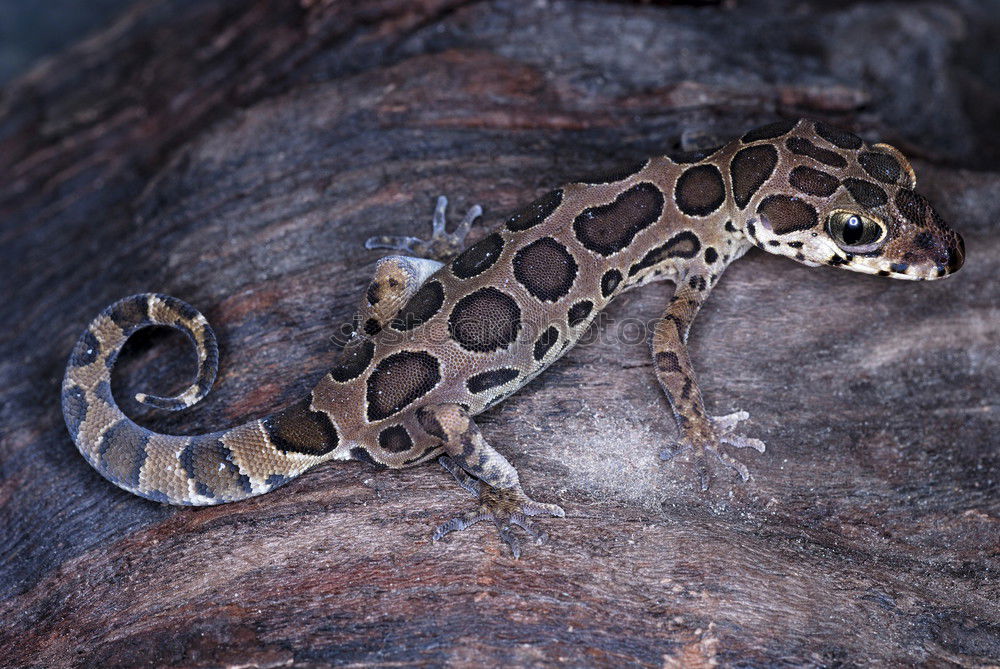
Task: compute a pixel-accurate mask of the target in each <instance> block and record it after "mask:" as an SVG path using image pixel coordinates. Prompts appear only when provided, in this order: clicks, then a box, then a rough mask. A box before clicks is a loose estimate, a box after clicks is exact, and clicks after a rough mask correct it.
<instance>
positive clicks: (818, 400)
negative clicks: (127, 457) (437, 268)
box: [0, 0, 1000, 667]
mask: <svg viewBox="0 0 1000 669" xmlns="http://www.w3.org/2000/svg"><path fill="white" fill-rule="evenodd" d="M687 4H704V3H677V5H678V6H672V5H673V3H650V4H648V5H647V4H644V3H639V4H637V5H635V4H629V3H598V2H593V3H563V2H553V3H530V4H529V3H519V2H504V1H500V2H493V3H466V2H459V1H458V0H421V1H418V2H404V1H402V0H377V1H375V2H365V3H346V2H335V1H330V2H319V1H310V2H307V1H305V0H303V2H300V3H299V4H292V3H284V2H265V1H260V2H252V3H247V2H239V1H237V0H228V1H225V0H210V1H209V0H201V1H199V2H185V1H183V0H155V1H152V2H144V3H140V4H138V5H137V6H136V7H135V8H134V9H133V10H132V11H131V12H130V13H128V14H127V15H125V16H124V17H123V18H122V19H121V20H119V21H118V22H117V23H116V24H115V25H113V26H110V27H109V28H108V29H107V30H105V31H103V32H101V33H100V34H98V35H96V36H95V37H93V38H90V39H88V40H87V41H85V42H83V43H81V44H79V45H77V46H75V47H73V48H72V49H70V50H68V51H67V52H65V53H64V54H61V55H59V56H57V57H55V58H53V59H51V60H49V61H47V62H45V63H44V64H42V65H41V66H39V67H38V68H36V69H35V70H33V71H32V72H31V73H29V74H28V75H26V76H24V77H22V78H21V79H20V80H18V81H16V82H15V83H13V84H12V85H11V86H9V87H8V88H7V89H6V90H5V91H4V93H3V98H2V100H0V156H2V160H0V221H2V227H0V254H2V259H3V264H4V271H3V273H2V275H0V276H2V280H3V286H2V287H3V302H2V304H0V315H2V317H3V320H2V322H3V323H4V333H3V335H2V339H0V341H2V351H3V356H2V366H0V388H3V390H2V395H0V398H2V399H0V418H2V428H0V430H2V445H0V528H2V534H0V665H5V666H46V667H51V666H101V667H113V666H136V665H150V666H158V665H182V666H222V665H238V666H280V665H286V664H289V663H296V664H300V665H304V666H323V665H331V664H351V663H360V664H387V665H388V664H392V665H396V664H432V665H436V664H453V665H459V666H472V665H476V666H478V665H497V664H519V665H549V664H559V663H566V664H571V665H603V666H619V665H641V666H647V665H648V666H660V665H666V666H710V665H712V664H713V663H716V662H719V663H723V664H744V665H746V664H749V665H777V664H781V663H789V664H794V665H803V664H804V665H822V666H826V665H840V664H848V665H853V664H948V663H958V664H965V665H970V666H973V665H977V666H978V665H984V664H985V665H988V664H991V663H993V664H995V663H998V662H1000V613H998V607H997V601H998V598H1000V587H998V585H997V574H998V570H1000V553H998V550H997V547H998V545H1000V519H998V517H1000V504H998V492H1000V483H998V481H1000V476H998V465H1000V455H998V437H997V427H998V422H997V410H998V409H997V407H998V406H1000V401H998V395H1000V390H998V384H997V378H1000V354H998V347H1000V318H998V316H1000V314H998V311H997V304H998V298H1000V288H998V284H997V281H996V276H997V274H998V272H1000V242H998V241H997V238H998V236H997V234H996V229H997V228H996V226H997V221H998V220H1000V175H998V174H997V171H996V170H997V166H998V164H1000V160H998V157H1000V151H998V147H1000V138H998V137H997V134H996V132H995V123H994V122H993V120H991V119H993V118H995V116H993V117H991V116H989V114H988V113H987V112H988V111H989V110H990V109H991V108H992V109H996V108H1000V107H998V106H997V99H996V97H995V94H994V95H993V97H990V95H989V94H985V93H983V92H984V91H987V90H989V88H990V86H989V82H990V76H992V75H991V74H990V71H989V69H988V68H986V67H983V68H979V70H981V71H977V68H975V67H971V66H969V65H968V64H969V63H979V62H987V61H982V59H983V58H986V57H987V56H986V55H985V54H989V53H992V52H991V51H990V49H991V48H992V45H993V44H994V42H992V41H990V39H988V36H989V35H991V34H995V31H997V30H998V29H1000V22H998V19H997V17H996V16H994V15H992V14H991V13H990V11H989V9H988V6H987V5H986V4H983V5H976V4H974V3H964V4H962V5H955V4H953V3H949V2H944V1H943V0H941V1H940V2H933V1H932V2H925V3H921V4H920V5H912V6H909V5H908V6H898V5H892V6H883V5H881V4H879V3H874V2H858V3H852V4H851V5H850V7H847V8H831V7H827V6H824V4H823V3H821V2H818V1H817V2H813V3H790V4H789V7H791V5H794V6H795V7H796V8H797V9H796V10H795V11H790V10H789V11H785V10H784V9H783V8H782V7H783V3H777V2H774V3H754V4H744V3H722V4H719V5H718V6H707V7H691V6H685V5H687ZM991 31H993V32H991ZM977 49H978V51H977ZM977 59H978V60H977ZM928 82H933V85H932V86H929V85H928ZM994 83H995V82H994ZM974 95H980V97H979V98H977V101H976V103H975V104H970V103H969V101H970V100H972V99H973V97H974ZM991 105H993V107H991ZM800 115H805V116H817V117H821V118H824V119H827V120H829V121H832V122H834V123H837V124H839V125H843V126H847V127H850V128H851V129H853V130H855V131H858V132H860V133H861V134H863V135H865V136H866V137H868V138H872V139H874V138H879V139H884V140H887V141H890V142H894V143H896V144H898V145H900V146H901V147H903V148H904V149H905V150H907V152H908V153H910V154H911V155H914V156H915V157H916V158H917V159H916V160H915V164H916V168H917V173H918V175H919V177H920V180H921V189H922V190H923V191H924V192H925V193H926V194H927V195H928V196H929V197H930V198H931V199H932V201H934V202H935V204H936V205H937V206H938V207H939V209H940V210H941V211H942V212H943V214H944V215H945V216H946V217H947V218H948V219H949V220H951V221H952V222H953V223H954V224H955V227H956V228H957V229H958V230H960V232H961V233H962V234H963V235H964V236H965V240H966V244H967V249H968V261H967V264H966V267H965V268H964V269H963V270H962V271H961V273H959V274H958V275H956V276H955V277H953V278H949V279H948V280H946V281H941V282H933V283H919V284H914V283H909V282H892V281H888V280H880V279H877V278H873V277H867V276H861V275H856V274H851V273H847V272H838V271H835V270H833V269H815V270H813V269H808V268H805V267H802V266H798V265H795V264H793V263H788V262H783V261H782V260H780V259H778V258H776V257H773V256H768V255H765V254H763V253H758V252H756V251H754V252H752V253H750V254H749V255H748V256H747V258H746V259H744V260H742V261H740V262H738V263H736V264H735V265H734V266H733V267H732V268H731V269H730V270H729V272H728V273H727V275H726V276H725V277H724V278H723V280H722V281H721V285H720V286H719V288H718V289H717V290H716V291H715V294H714V295H713V297H712V299H711V301H710V302H709V305H708V306H707V308H706V309H705V310H704V311H703V313H702V315H701V316H700V317H699V319H698V321H697V322H696V324H695V328H694V331H693V334H692V355H693V359H694V361H695V365H696V367H697V369H698V371H699V372H700V379H701V383H702V386H703V390H704V391H705V394H706V397H707V399H708V405H709V409H710V410H712V411H713V412H714V413H725V412H729V411H733V410H735V409H737V408H742V409H746V410H748V411H749V412H750V413H751V416H752V417H753V420H752V421H751V422H750V434H752V435H753V436H759V437H762V438H764V439H765V440H766V441H767V442H768V451H767V453H766V454H764V455H762V456H760V457H756V456H755V457H752V458H747V461H748V463H749V464H750V466H751V469H752V471H753V474H754V477H753V478H752V479H751V481H750V482H749V483H747V484H741V483H739V482H738V481H737V480H721V481H718V482H717V483H716V486H715V487H714V488H713V489H712V491H710V493H708V494H702V493H700V492H698V491H697V490H696V486H695V480H696V479H695V477H694V476H693V474H692V471H691V469H690V468H689V467H687V466H686V465H685V463H683V462H672V463H666V464H665V463H662V462H661V461H659V460H658V458H657V457H656V454H657V452H658V451H659V450H660V448H661V447H662V446H663V445H665V444H668V443H670V442H671V440H672V439H674V438H675V436H676V433H675V430H674V427H673V424H672V420H671V419H670V416H669V412H668V407H667V405H666V401H665V399H664V398H663V397H662V394H661V392H660V390H659V388H658V387H657V385H656V383H655V381H654V378H653V374H652V370H651V369H650V362H649V355H648V350H647V344H646V341H645V340H644V339H643V337H642V336H635V334H634V332H635V329H634V328H633V325H634V323H635V322H646V321H648V320H650V319H652V318H654V317H655V316H656V315H657V314H658V313H659V311H660V309H661V308H662V306H663V304H665V302H666V299H667V295H668V293H669V290H668V289H667V288H665V287H663V286H660V285H652V286H649V287H646V288H644V289H642V290H640V291H638V292H635V293H630V294H628V295H627V296H626V297H624V298H622V299H621V300H619V301H618V302H616V303H615V304H613V305H612V307H611V308H610V309H609V310H608V313H607V317H606V318H605V319H603V320H602V321H601V323H600V324H599V327H597V328H595V330H594V331H593V333H592V334H593V336H592V337H591V341H588V342H586V343H584V344H583V345H581V346H579V347H577V348H576V349H574V350H572V351H571V352H570V353H569V354H568V355H567V356H566V357H565V358H564V359H563V360H562V361H560V362H559V363H557V364H556V365H554V366H553V368H552V369H550V370H549V371H547V372H546V373H545V374H544V375H543V376H541V377H539V379H538V380H536V381H535V382H533V383H532V384H531V385H529V386H528V387H527V388H525V389H524V390H523V391H522V392H520V393H518V394H517V395H516V396H514V397H513V398H511V399H510V400H508V401H507V402H505V403H503V404H502V405H500V406H498V407H496V408H494V409H492V410H491V411H490V412H488V413H487V414H485V415H484V416H483V417H482V420H481V421H480V422H481V424H482V426H483V429H484V432H485V433H486V435H487V436H488V438H489V439H490V441H491V442H492V443H494V444H496V445H497V446H498V448H499V450H501V451H502V452H503V453H504V454H506V455H507V456H508V457H509V458H510V459H511V461H512V462H513V463H514V464H515V465H516V466H517V467H518V468H519V469H520V471H521V474H522V480H523V482H524V485H525V488H526V489H527V491H528V492H529V493H530V494H532V495H534V496H535V497H537V498H539V499H542V500H545V501H552V502H558V503H559V504H562V505H563V506H564V507H565V508H566V510H567V518H565V519H562V520H554V519H553V520H543V521H541V522H542V523H543V524H544V527H545V528H546V529H547V530H548V531H549V532H550V535H551V537H552V538H551V541H550V542H549V543H548V544H546V545H544V546H528V547H526V549H525V556H524V557H523V558H522V559H521V560H513V559H512V558H511V556H510V555H509V552H508V551H507V549H506V548H505V547H503V546H502V544H501V543H500V542H499V541H498V539H497V538H496V536H495V532H494V531H493V529H492V528H487V527H480V528H476V529H473V530H468V531H466V532H464V533H461V534H459V535H452V536H450V537H449V538H448V539H447V540H445V541H442V542H438V543H433V542H431V541H430V531H431V528H432V527H433V526H434V525H436V524H438V523H440V522H442V521H443V520H445V519H447V518H448V517H450V516H451V515H454V514H455V513H456V512H457V511H460V510H462V509H464V508H465V507H466V505H467V504H468V502H469V500H468V499H467V498H465V497H464V496H463V494H462V493H461V491H460V490H459V489H458V487H457V486H456V485H454V483H453V481H451V480H450V477H449V476H447V475H446V474H445V473H444V472H443V471H441V470H439V469H438V468H437V467H436V466H429V465H428V466H423V467H419V468H416V469H412V470H405V471H378V470H374V469H372V468H370V467H367V466H363V465H360V464H355V463H350V464H337V465H330V466H324V467H322V468H320V469H318V470H316V471H314V472H310V473H309V474H307V475H305V476H303V477H302V478H300V479H298V480H297V481H295V482H293V483H292V484H290V485H288V486H286V487H284V488H282V489H280V490H278V491H276V492H274V493H271V494H268V495H265V496H263V497H260V498H255V499H251V500H248V501H245V502H241V503H237V504H232V505H225V506H221V507H214V508H204V509H181V508H174V507H167V506H163V505H157V504H154V503H151V502H147V501H145V500H141V499H139V498H137V497H134V496H131V495H128V494H127V493H124V492H122V491H120V490H118V489H117V488H115V487H114V486H112V485H111V484H109V483H107V482H106V481H105V480H104V479H102V478H101V477H100V476H99V475H98V474H96V473H95V472H94V471H93V470H92V469H91V468H90V467H89V466H88V465H87V464H86V462H85V461H84V460H83V459H82V458H81V457H80V456H79V455H78V453H77V452H76V450H75V448H74V447H73V444H72V442H71V441H70V439H69V437H68V436H67V434H66V431H65V428H64V426H63V424H62V418H61V415H60V408H59V402H58V397H59V383H60V379H61V376H62V371H63V367H64V365H65V361H66V358H67V356H68V353H69V350H70V348H71V346H72V343H73V342H74V340H75V338H76V337H77V335H78V334H79V332H80V330H81V329H82V328H83V326H84V325H85V324H86V323H87V321H88V320H89V319H90V318H91V317H92V316H93V315H95V314H96V313H97V312H98V311H99V310H100V309H101V308H103V307H104V306H105V305H106V304H108V303H110V302H112V301H114V300H115V299H117V298H119V297H122V296H124V295H127V294H130V293H132V292H137V291H146V290H155V291H159V292H165V293H169V294H173V295H176V296H178V297H181V298H183V299H185V300H188V301H189V302H191V303H192V304H194V305H196V306H198V307H199V308H200V309H202V310H203V311H204V312H205V314H206V315H207V316H208V317H209V320H210V321H211V322H212V323H213V324H214V326H215V328H216V330H217V332H218V334H219V337H220V342H221V347H222V370H221V374H220V378H219V380H218V381H217V383H216V387H215V389H214V390H213V392H212V394H211V395H210V396H209V398H208V399H207V400H206V401H205V402H203V403H202V404H201V405H199V406H197V407H195V408H193V409H191V410H188V411H184V412H181V413H180V414H178V415H163V414H160V413H155V412H149V411H144V410H142V409H141V408H139V407H138V406H136V405H135V404H134V403H130V402H129V401H128V399H127V398H129V397H131V396H132V394H133V393H134V392H135V391H138V390H155V391H158V392H165V391H170V390H172V389H178V388H180V387H182V386H183V385H184V384H185V382H186V381H187V380H188V375H189V374H190V373H191V370H192V361H191V359H190V355H191V354H190V352H189V351H187V350H186V348H185V347H184V345H182V343H181V342H180V338H179V337H177V338H175V337H174V336H173V335H168V336H164V334H163V333H160V332H157V331H149V332H147V333H144V334H141V335H139V336H137V337H135V338H134V339H133V341H132V342H131V343H130V345H129V347H128V349H127V351H126V353H125V355H124V356H123V360H122V364H121V365H120V367H121V369H120V370H119V371H118V372H117V373H116V379H115V382H116V386H115V390H116V394H117V396H118V397H119V398H120V401H121V402H122V404H123V406H124V407H125V408H126V411H127V412H129V413H130V415H133V416H135V417H136V418H137V419H138V420H140V421H141V422H143V424H145V425H148V426H150V427H152V428H154V429H157V430H160V431H165V432H174V433H197V432H204V431H209V430H214V429H218V428H221V427H225V426H230V425H235V424H238V423H240V422H242V421H244V420H247V419H250V418H253V417H257V416H261V415H264V414H266V413H269V412H271V411H273V410H275V409H277V408H279V407H281V406H283V405H285V404H287V403H289V402H291V401H293V400H294V399H297V398H299V397H301V396H302V395H303V394H304V393H305V392H306V391H307V390H308V389H309V388H310V387H311V385H312V384H313V382H315V380H316V379H317V378H318V377H319V376H320V375H321V374H322V373H323V372H324V371H325V370H326V369H327V368H328V367H329V366H330V364H331V362H332V361H333V359H334V357H335V355H336V346H335V344H334V343H333V341H332V337H333V335H334V334H335V333H336V332H337V331H338V328H339V326H340V325H341V324H343V323H345V322H346V321H347V320H348V319H349V318H350V315H351V310H352V308H353V305H354V304H355V302H356V300H357V296H358V295H359V293H360V291H361V290H362V289H363V286H364V285H365V283H366V281H367V278H368V275H369V273H370V271H371V268H372V265H373V263H374V261H375V260H376V259H377V257H378V255H377V254H376V253H373V252H369V251H365V250H364V249H363V247H362V242H363V240H364V239H365V238H366V237H368V236H371V235H374V234H419V233H420V232H421V231H422V230H423V229H424V228H423V226H424V225H425V224H426V223H427V221H428V220H429V214H430V211H431V208H432V206H433V202H434V198H435V196H437V195H438V194H441V193H445V194H447V195H449V196H450V197H451V201H452V211H453V212H455V213H453V215H455V216H457V215H458V212H460V211H464V209H465V208H466V207H468V206H470V205H471V204H473V203H481V204H482V205H483V206H484V207H485V208H486V210H487V220H488V222H496V221H498V220H501V219H502V217H503V216H504V215H506V214H508V213H509V212H511V211H512V210H514V209H516V208H517V207H518V206H519V205H521V204H523V203H525V202H527V201H529V200H531V199H532V198H533V197H534V196H535V195H537V194H539V193H541V192H542V191H543V190H544V189H546V188H548V187H552V186H555V185H558V184H559V183H562V182H565V181H569V180H573V179H576V178H578V177H580V176H582V175H587V174H594V173H597V172H602V171H611V170H612V169H614V168H615V167H616V166H619V165H621V164H623V163H625V162H628V161H630V160H633V159H635V158H640V157H645V156H647V155H656V154H661V153H665V152H668V151H673V150H679V149H694V148H698V147H702V146H706V145H711V144H712V143H715V142H717V141H722V140H725V139H728V138H730V137H732V136H735V135H736V134H738V133H740V132H741V131H743V130H745V129H746V128H748V127H751V126H753V125H755V124H759V123H761V122H765V121H768V120H773V119H774V118H775V117H776V116H800ZM969 168H977V170H978V171H971V170H970V169H969ZM480 234H482V231H481V232H480Z"/></svg>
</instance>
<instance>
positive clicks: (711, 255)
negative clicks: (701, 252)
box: [705, 246, 719, 265]
mask: <svg viewBox="0 0 1000 669" xmlns="http://www.w3.org/2000/svg"><path fill="white" fill-rule="evenodd" d="M718 259H719V252H718V251H716V250H715V249H714V248H713V247H711V246H709V247H708V248H707V249H705V262H706V263H707V264H709V265H711V264H712V263H714V262H715V261H716V260H718Z"/></svg>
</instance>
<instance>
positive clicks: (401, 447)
mask: <svg viewBox="0 0 1000 669" xmlns="http://www.w3.org/2000/svg"><path fill="white" fill-rule="evenodd" d="M378 445H379V446H381V447H382V449H383V450H386V451H389V452H390V453H405V452H406V451H408V450H410V449H411V448H413V439H412V438H411V437H410V433H409V432H407V431H406V428H405V427H403V426H402V425H392V426H390V427H387V428H385V429H384V430H382V431H381V432H379V433H378Z"/></svg>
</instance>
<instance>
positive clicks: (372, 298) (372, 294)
mask: <svg viewBox="0 0 1000 669" xmlns="http://www.w3.org/2000/svg"><path fill="white" fill-rule="evenodd" d="M380 292H381V290H380V289H379V285H378V281H372V282H371V283H370V284H368V290H367V291H365V298H366V299H367V300H368V304H370V305H371V306H373V307H374V306H375V305H376V304H378V301H379V299H381V298H380V297H379V293H380Z"/></svg>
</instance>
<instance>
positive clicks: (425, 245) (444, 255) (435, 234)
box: [365, 195, 483, 262]
mask: <svg viewBox="0 0 1000 669" xmlns="http://www.w3.org/2000/svg"><path fill="white" fill-rule="evenodd" d="M447 208H448V198H446V197H445V196H444V195H442V196H440V197H438V199H437V207H435V208H434V218H433V219H432V221H431V238H430V239H428V240H424V239H421V238H420V237H395V236H391V235H387V236H381V237H369V238H368V240H367V241H366V242H365V248H367V249H389V250H392V251H403V252H404V253H408V254H410V255H414V256H417V257H419V258H430V259H433V260H439V261H442V262H444V261H447V260H450V259H451V258H454V257H455V256H457V255H458V253H459V251H461V250H462V248H463V247H464V246H465V237H466V236H467V235H468V234H469V230H470V229H471V228H472V224H473V223H474V222H475V220H476V219H477V218H479V217H480V216H482V214H483V208H482V207H480V206H479V205H478V204H477V205H474V206H473V207H471V208H470V209H469V211H467V212H466V214H465V218H463V219H462V221H461V222H460V223H459V224H458V226H457V227H456V228H455V231H454V232H450V233H449V232H445V211H446V210H447Z"/></svg>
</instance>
